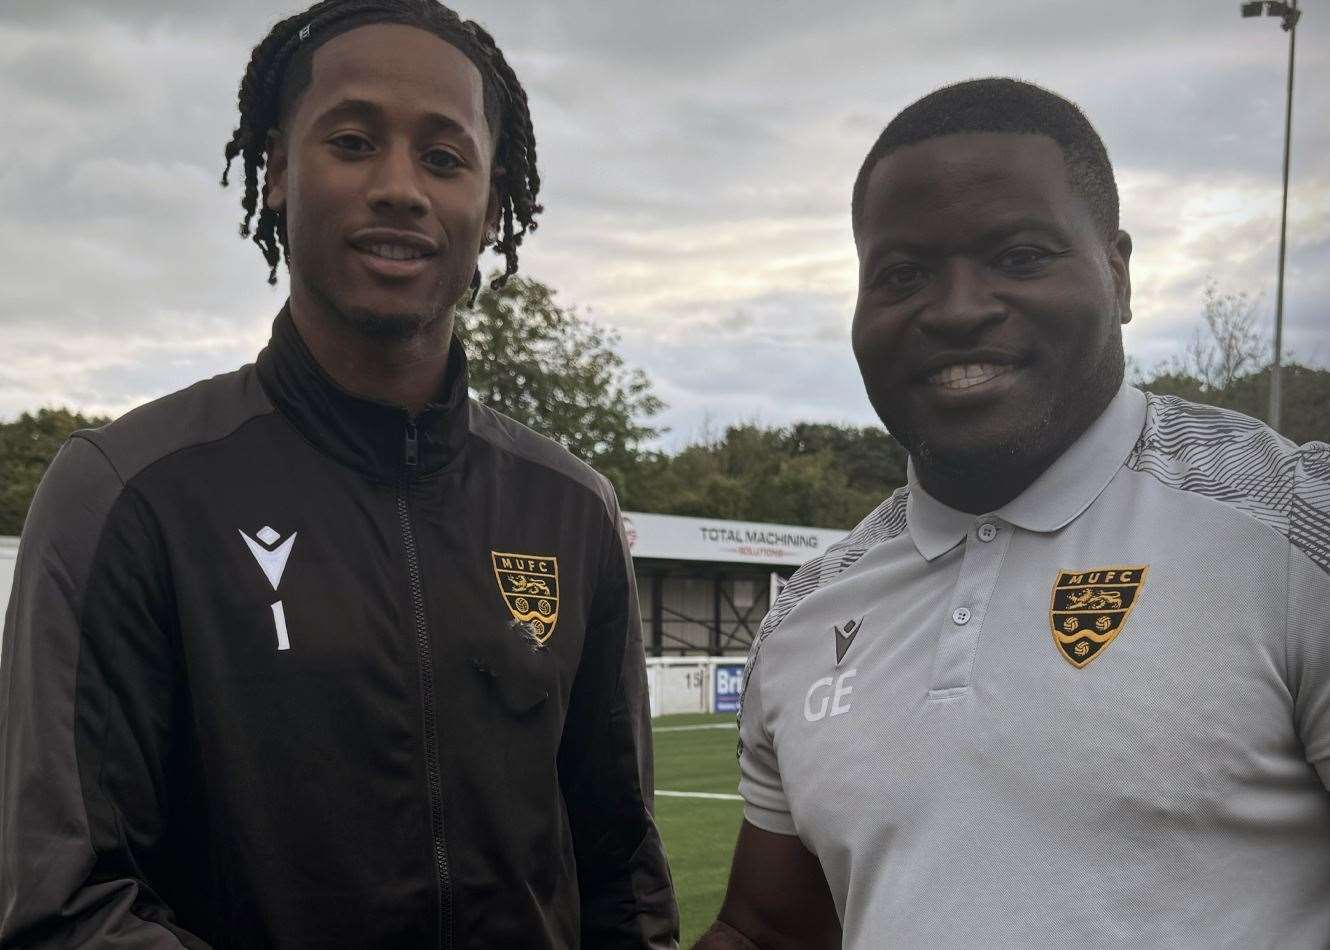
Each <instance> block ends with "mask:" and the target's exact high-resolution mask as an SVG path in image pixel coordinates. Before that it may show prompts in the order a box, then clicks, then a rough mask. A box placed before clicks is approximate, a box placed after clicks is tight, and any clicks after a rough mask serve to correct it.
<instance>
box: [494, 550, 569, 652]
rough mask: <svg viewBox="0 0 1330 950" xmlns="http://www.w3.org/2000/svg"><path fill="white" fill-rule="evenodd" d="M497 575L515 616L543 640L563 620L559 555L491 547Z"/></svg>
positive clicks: (510, 611)
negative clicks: (519, 552)
mask: <svg viewBox="0 0 1330 950" xmlns="http://www.w3.org/2000/svg"><path fill="white" fill-rule="evenodd" d="M490 557H492V558H493V559H494V579H495V580H497V581H498V582H499V593H501V594H502V595H503V602H504V603H505V604H507V605H508V612H509V613H511V614H512V615H513V619H514V620H516V621H518V622H519V623H521V624H522V625H524V626H525V627H526V628H527V630H528V631H530V633H531V637H532V639H534V640H535V641H536V642H537V643H540V644H543V643H544V642H545V641H546V640H548V639H549V638H550V637H551V636H552V635H553V633H554V626H555V624H557V623H558V622H559V559H558V558H557V557H553V556H552V555H547V554H509V553H506V552H503V551H491V552H490Z"/></svg>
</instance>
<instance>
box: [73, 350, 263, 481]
mask: <svg viewBox="0 0 1330 950" xmlns="http://www.w3.org/2000/svg"><path fill="white" fill-rule="evenodd" d="M272 411H273V408H272V403H271V402H269V400H268V397H267V395H266V394H265V393H264V392H263V387H262V386H261V385H260V384H259V379H258V375H257V374H256V373H255V372H254V367H253V366H252V365H248V366H244V367H241V368H240V369H238V370H235V371H234V372H230V373H223V374H222V375H220V376H214V377H212V378H211V379H205V380H203V381H201V382H197V383H195V384H194V385H192V386H189V387H187V388H185V389H182V390H180V391H179V392H175V393H172V394H170V395H169V396H163V397H162V398H160V399H155V400H153V401H152V402H149V403H145V404H144V405H142V406H139V407H138V408H137V409H133V410H131V411H130V412H127V413H126V414H125V415H123V416H121V417H120V418H119V419H117V420H116V421H115V422H112V423H110V424H109V425H106V426H103V427H101V428H100V429H84V430H81V431H79V432H76V433H74V435H73V436H72V437H71V442H74V441H83V442H86V443H88V444H89V445H91V446H92V447H94V448H95V449H96V450H97V451H98V452H99V453H100V454H101V455H102V456H103V457H104V459H105V461H106V464H107V465H109V466H110V468H111V469H112V470H113V471H114V472H115V474H116V476H117V477H118V478H119V480H120V481H121V482H122V483H124V482H128V481H130V480H131V479H133V478H134V476H135V475H137V474H138V473H139V472H141V471H143V469H145V468H147V467H148V466H149V465H152V464H153V463H154V462H157V461H159V460H161V459H163V458H166V457H167V456H169V455H172V454H174V453H176V452H179V451H181V450H182V449H187V448H191V447H193V446H196V445H203V444H205V443H209V442H216V441H219V440H221V439H224V438H226V437H227V436H229V435H231V434H232V433H233V432H235V431H236V430H237V429H239V428H240V427H241V426H243V425H244V424H245V423H246V422H249V421H250V420H251V419H254V418H255V417H257V416H262V415H267V414H268V413H270V412H272Z"/></svg>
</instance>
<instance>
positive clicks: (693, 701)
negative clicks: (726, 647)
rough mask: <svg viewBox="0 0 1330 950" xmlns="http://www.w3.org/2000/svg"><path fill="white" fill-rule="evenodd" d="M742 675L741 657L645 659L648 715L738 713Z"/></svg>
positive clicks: (742, 660) (742, 662)
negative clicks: (648, 692) (648, 703)
mask: <svg viewBox="0 0 1330 950" xmlns="http://www.w3.org/2000/svg"><path fill="white" fill-rule="evenodd" d="M743 671H744V658H743V657H742V656H681V657H647V687H648V689H649V690H650V695H651V715H652V716H653V717H655V716H670V715H673V714H675V713H733V712H738V710H739V697H740V695H741V694H742V693H743Z"/></svg>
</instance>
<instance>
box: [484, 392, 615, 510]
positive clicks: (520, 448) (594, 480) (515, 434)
mask: <svg viewBox="0 0 1330 950" xmlns="http://www.w3.org/2000/svg"><path fill="white" fill-rule="evenodd" d="M470 407H471V408H470V412H471V434H472V435H473V436H475V437H476V438H479V439H481V440H482V441H484V442H485V443H487V444H488V445H489V446H490V447H491V448H492V449H493V450H494V451H496V452H501V453H504V454H506V455H509V456H511V457H512V458H513V459H515V460H516V461H518V462H519V463H522V464H524V465H528V466H534V467H535V468H537V469H539V470H542V475H543V477H546V478H555V479H561V480H563V481H565V482H567V483H569V484H570V485H574V486H577V487H578V488H580V489H581V490H584V491H587V492H590V493H591V494H593V495H594V496H596V497H597V498H598V499H599V500H600V502H601V504H602V505H603V506H604V508H605V514H606V516H607V517H608V518H609V519H610V521H611V522H612V523H614V524H617V523H618V520H619V502H618V499H617V498H616V497H615V494H614V486H613V485H611V484H610V481H609V479H607V478H606V477H605V476H604V475H601V474H600V473H599V472H597V471H596V470H595V469H594V468H592V467H591V466H590V465H588V464H586V463H585V462H583V461H582V460H581V459H579V458H577V457H576V456H575V455H573V453H571V452H569V451H568V450H567V449H566V448H564V447H563V446H562V445H560V444H559V443H558V442H555V441H554V440H553V439H551V438H548V437H546V436H543V435H540V434H539V433H538V432H536V431H535V430H533V429H530V428H528V427H527V426H524V425H522V423H520V422H518V421H517V420H516V419H511V418H509V417H508V416H505V415H504V414H503V413H501V412H496V411H495V410H493V409H491V408H490V407H489V406H486V405H484V404H482V403H480V402H477V401H476V400H474V399H472V400H470Z"/></svg>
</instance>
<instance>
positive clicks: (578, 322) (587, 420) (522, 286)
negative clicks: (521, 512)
mask: <svg viewBox="0 0 1330 950" xmlns="http://www.w3.org/2000/svg"><path fill="white" fill-rule="evenodd" d="M457 332H458V335H459V336H460V337H461V338H462V341H463V343H464V345H465V346H466V354H467V363H468V366H469V373H470V383H471V389H472V391H473V392H474V393H475V395H476V397H477V398H478V399H479V400H480V401H481V402H483V403H485V405H487V406H490V407H491V408H493V409H497V410H498V411H499V412H502V413H504V414H505V415H508V416H511V417H512V418H514V419H516V420H517V421H518V422H521V423H522V424H524V425H527V426H530V427H531V428H532V429H535V430H536V431H537V432H539V433H541V434H542V435H547V436H549V437H551V438H553V439H556V440H558V441H559V442H561V443H562V444H563V445H564V446H565V447H567V448H568V450H569V451H571V452H572V453H573V454H574V455H576V456H578V457H579V458H581V459H582V460H583V461H585V462H588V463H589V464H591V465H594V466H595V467H596V468H597V469H599V470H600V471H601V472H603V473H604V474H605V475H607V476H609V478H610V479H611V480H612V481H613V482H614V483H615V486H616V488H618V489H619V491H620V493H622V491H623V488H624V484H625V481H626V479H627V478H628V476H629V473H630V472H631V471H632V470H633V469H634V467H635V466H636V465H637V463H638V461H639V459H640V457H641V454H642V444H643V443H644V442H646V441H648V440H650V439H653V438H655V437H656V436H657V435H659V434H660V433H661V431H662V430H660V429H657V428H655V427H653V426H652V425H650V422H649V420H650V419H651V417H652V416H654V415H656V414H657V413H659V412H660V411H661V409H663V408H664V403H662V402H661V401H660V399H658V398H657V397H656V395H655V394H654V393H653V392H652V389H651V383H650V381H649V380H648V379H647V377H646V374H645V373H643V372H642V371H641V370H639V369H630V368H628V366H627V365H626V364H625V363H624V360H623V358H622V357H621V356H620V355H619V354H618V352H617V351H616V349H615V348H616V346H617V345H618V342H619V338H618V335H617V334H615V333H614V332H613V331H611V330H607V329H605V328H603V327H601V326H598V325H597V324H595V323H592V322H591V321H589V320H587V319H585V318H584V317H582V316H581V314H579V313H578V312H577V311H576V310H575V309H574V308H572V307H562V306H560V305H559V304H558V303H556V302H555V299H554V291H553V290H552V289H550V288H549V287H547V286H546V285H544V284H542V283H540V282H539V281H536V280H532V279H531V278H529V277H513V278H510V279H509V281H508V283H507V284H506V285H505V286H504V287H503V289H502V290H498V291H491V290H486V291H485V292H484V293H483V294H481V296H480V299H479V300H478V301H477V306H476V308H475V309H473V310H470V311H467V312H466V313H465V314H459V316H458V328H457Z"/></svg>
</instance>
